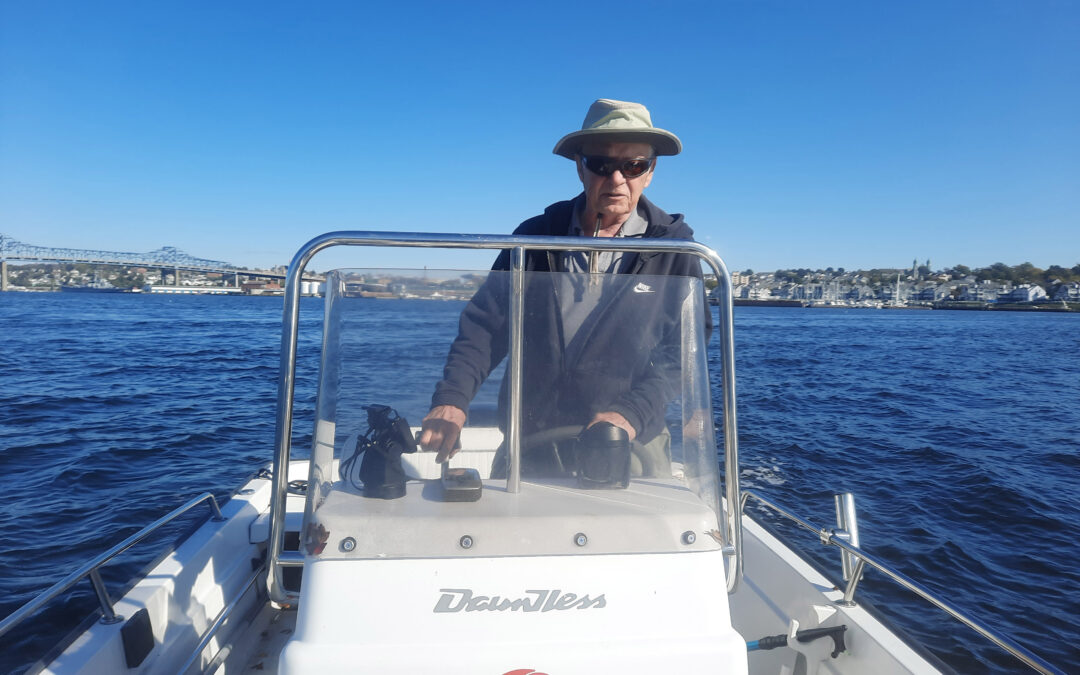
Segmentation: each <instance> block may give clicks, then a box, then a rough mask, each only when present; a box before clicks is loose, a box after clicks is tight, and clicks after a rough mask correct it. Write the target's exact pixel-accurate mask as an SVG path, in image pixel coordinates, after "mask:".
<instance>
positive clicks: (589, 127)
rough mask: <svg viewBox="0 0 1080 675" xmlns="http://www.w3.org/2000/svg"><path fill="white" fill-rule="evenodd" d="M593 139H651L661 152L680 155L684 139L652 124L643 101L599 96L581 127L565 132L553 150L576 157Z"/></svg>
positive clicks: (651, 142) (642, 140) (645, 140)
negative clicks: (578, 129) (681, 139)
mask: <svg viewBox="0 0 1080 675" xmlns="http://www.w3.org/2000/svg"><path fill="white" fill-rule="evenodd" d="M589 141H599V142H603V143H648V144H649V145H651V146H652V147H653V151H655V152H656V154H657V155H677V154H679V153H680V152H682V142H681V141H680V140H679V137H678V136H676V135H675V134H673V133H671V132H670V131H665V130H664V129H659V128H657V127H654V126H653V125H652V117H651V116H650V115H649V109H648V108H646V107H645V106H643V105H641V104H640V103H631V102H629V101H613V100H611V99H608V98H601V99H597V100H596V102H594V103H593V104H592V105H591V106H590V107H589V112H588V114H586V115H585V121H584V122H583V123H582V124H581V131H575V132H573V133H569V134H567V135H565V136H563V137H562V138H561V139H560V140H559V142H558V143H556V144H555V149H554V150H552V152H554V153H555V154H556V155H562V156H563V157H566V158H567V159H574V156H575V155H577V154H578V153H579V152H580V151H581V146H582V145H584V144H585V143H587V142H589Z"/></svg>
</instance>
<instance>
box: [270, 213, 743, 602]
mask: <svg viewBox="0 0 1080 675" xmlns="http://www.w3.org/2000/svg"><path fill="white" fill-rule="evenodd" d="M334 246H389V247H401V248H453V249H488V250H511V251H514V250H517V254H516V255H520V256H522V257H524V254H525V253H526V252H527V251H530V250H543V251H624V252H651V253H687V254H690V255H694V256H696V257H698V258H700V259H701V260H704V261H705V262H706V263H708V265H709V267H710V268H712V271H713V273H714V274H715V275H716V279H717V282H718V283H719V289H720V305H719V309H720V312H719V314H720V320H719V325H718V326H717V331H716V332H717V334H718V339H719V340H720V363H721V371H722V372H721V378H722V382H723V389H724V400H723V411H724V485H725V490H724V495H725V499H726V501H727V504H728V509H727V513H726V514H725V518H724V519H723V524H724V533H723V534H724V544H723V548H724V552H725V554H726V557H725V560H726V561H727V569H726V570H725V572H726V574H727V586H728V592H729V593H734V592H735V589H736V587H737V586H738V584H739V580H740V579H741V578H742V573H743V566H742V523H741V520H740V518H739V511H738V510H737V509H736V505H737V504H738V503H739V494H740V492H739V450H738V447H739V446H738V433H737V430H736V424H737V422H736V416H735V340H734V334H733V329H734V324H733V317H732V315H733V311H732V289H731V275H730V274H729V273H728V270H727V266H726V265H725V264H724V261H723V260H721V259H720V256H719V255H718V254H717V253H716V252H715V251H713V250H712V249H710V248H709V247H707V246H705V245H703V244H699V243H698V242H694V241H686V240H675V239H632V238H619V239H597V238H586V237H541V236H522V235H498V234H488V235H484V234H436V233H422V232H360V231H343V232H329V233H327V234H323V235H320V236H318V237H315V238H314V239H312V240H311V241H309V242H308V243H306V244H304V246H302V247H301V248H300V250H299V251H297V252H296V255H295V256H293V259H292V262H291V263H289V272H288V275H287V276H286V279H285V304H284V308H283V310H282V329H281V363H280V368H279V372H278V398H277V426H276V428H275V436H274V438H275V440H274V465H273V472H274V476H273V491H272V492H271V497H270V542H269V549H270V559H269V561H268V562H269V568H270V569H269V574H268V575H267V586H268V588H269V592H270V599H271V600H273V601H274V602H278V603H292V602H296V601H297V600H298V599H299V595H298V594H297V593H296V592H293V591H289V590H287V589H286V588H285V586H284V584H283V583H282V579H281V568H282V566H283V563H285V564H296V560H295V557H296V556H289V555H287V554H286V552H284V551H282V544H283V543H284V539H285V497H286V494H287V488H288V476H287V470H288V466H289V459H290V447H289V446H290V439H291V437H292V416H293V394H294V392H295V389H296V350H297V344H298V332H299V324H300V280H301V277H302V276H303V274H304V269H305V268H306V267H307V265H308V263H309V262H311V259H312V258H313V257H314V256H315V254H316V253H319V252H320V251H323V250H325V249H328V248H331V247H334ZM520 321H521V317H520V316H517V317H516V320H515V322H513V323H512V324H511V326H510V350H509V354H514V353H515V352H516V353H519V354H520V340H521V339H522V337H521V332H522V331H521V325H520ZM515 345H517V346H515ZM517 370H518V366H516V365H514V364H508V369H507V372H508V373H511V374H513V373H514V372H516V371H517ZM516 384H517V383H515V382H513V381H511V382H510V387H511V390H513V388H514V387H515V386H516ZM510 430H511V431H512V432H513V433H514V434H515V435H516V434H517V433H519V432H520V424H519V423H518V422H511V429H510ZM507 445H508V447H510V448H513V447H520V438H516V439H515V438H511V439H508V444H507ZM518 466H520V464H518ZM509 468H510V470H511V471H514V470H515V468H516V467H515V466H511V467H509ZM508 480H513V479H512V478H511V479H508Z"/></svg>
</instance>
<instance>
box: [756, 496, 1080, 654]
mask: <svg viewBox="0 0 1080 675" xmlns="http://www.w3.org/2000/svg"><path fill="white" fill-rule="evenodd" d="M751 498H753V499H754V500H755V501H757V502H759V503H760V504H762V505H763V506H766V507H768V508H769V509H771V510H772V511H774V512H775V513H777V514H779V515H781V516H783V517H784V518H786V519H788V520H790V521H791V522H793V523H795V524H796V525H798V526H799V527H802V528H803V529H806V530H809V531H811V532H813V533H815V534H816V535H818V538H819V539H820V540H821V543H822V544H823V545H825V546H836V547H838V548H840V549H841V550H843V551H846V552H847V553H850V554H851V555H853V556H855V558H856V559H857V560H858V562H857V563H856V566H855V570H854V572H853V573H852V575H851V580H850V581H848V585H847V588H846V589H845V591H844V599H843V600H841V601H840V602H839V603H837V604H839V605H841V606H844V607H852V606H854V605H855V602H854V597H855V588H856V587H857V586H858V583H859V577H860V576H861V573H862V571H863V568H864V566H865V565H869V566H871V567H873V568H874V569H876V570H878V571H879V572H882V573H884V574H885V575H886V576H887V577H889V578H890V579H892V580H893V581H895V582H896V583H898V584H900V585H901V586H903V587H904V588H906V589H908V590H909V591H911V592H912V593H914V594H916V595H918V596H919V597H921V598H922V599H924V600H926V601H927V602H929V603H930V604H932V605H934V606H936V607H937V608H939V609H941V610H943V611H944V612H945V613H946V614H948V615H949V616H951V617H953V618H954V619H956V620H957V621H959V622H960V623H962V624H964V625H965V626H967V627H968V628H970V629H972V630H974V631H975V632H976V633H978V634H979V635H982V636H983V637H984V638H986V639H987V640H989V641H990V642H993V643H994V644H995V645H997V646H998V647H1000V648H1002V649H1004V650H1005V651H1007V652H1008V653H1009V654H1011V655H1012V656H1014V657H1015V658H1017V659H1018V660H1020V661H1022V662H1023V663H1024V664H1025V665H1027V666H1029V667H1030V668H1031V669H1032V670H1035V671H1037V672H1040V673H1047V674H1048V675H1050V674H1058V673H1062V671H1061V670H1059V669H1058V668H1057V667H1056V666H1053V665H1051V664H1050V663H1048V662H1046V661H1045V660H1043V659H1042V658H1041V657H1039V656H1038V655H1036V654H1033V653H1032V652H1030V651H1028V650H1027V649H1025V648H1024V647H1022V646H1020V645H1018V644H1016V643H1015V642H1013V641H1012V640H1011V639H1009V638H1007V637H1005V636H1003V635H999V634H997V633H995V632H993V631H992V630H990V629H989V628H986V627H985V626H983V625H982V624H979V623H978V622H976V621H975V620H974V619H971V618H969V617H968V616H966V615H965V614H964V613H963V612H961V611H960V610H958V609H956V608H955V607H953V606H951V605H949V604H948V603H946V602H945V601H943V600H940V599H938V598H937V597H936V596H934V595H933V594H932V593H931V592H930V591H928V590H926V589H925V588H923V587H922V586H919V585H918V584H917V583H915V582H914V581H912V580H911V579H910V578H908V577H907V576H905V575H903V574H901V573H900V572H897V571H896V570H894V569H892V568H891V567H889V565H888V563H886V562H884V561H882V560H880V559H878V558H877V557H875V556H874V555H873V554H871V553H868V552H866V551H864V550H863V549H861V548H859V547H858V546H852V545H851V544H849V543H848V542H846V541H844V540H843V539H841V538H839V537H837V536H836V533H835V531H834V530H831V529H828V528H824V527H818V526H816V525H814V524H812V523H810V522H808V521H806V520H803V519H802V518H800V517H798V516H796V515H795V514H793V513H791V512H790V511H788V510H787V509H785V508H783V507H781V506H778V505H776V504H774V503H773V502H771V501H769V500H768V499H766V498H764V497H762V496H761V495H759V494H757V493H756V492H753V491H751V490H744V491H743V493H742V499H741V501H740V502H739V512H740V513H742V511H743V510H744V509H745V508H746V503H747V502H748V501H749V500H750V499H751Z"/></svg>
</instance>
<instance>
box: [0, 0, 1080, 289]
mask: <svg viewBox="0 0 1080 675" xmlns="http://www.w3.org/2000/svg"><path fill="white" fill-rule="evenodd" d="M597 98H614V99H620V100H630V101H638V102H641V103H644V104H645V105H646V106H648V108H649V109H650V111H651V112H652V117H653V123H654V124H655V125H656V126H658V127H661V128H664V129H668V130H670V131H672V132H674V133H675V134H677V135H678V136H679V137H680V138H681V139H682V142H683V146H684V152H683V153H682V154H681V155H679V156H677V157H672V158H662V159H661V160H660V161H659V163H658V166H657V169H656V175H655V177H654V179H653V181H652V184H651V186H650V187H649V188H648V189H647V191H646V193H645V194H646V196H648V197H649V198H650V199H651V200H652V201H653V202H654V203H656V204H657V205H658V206H660V207H661V208H663V209H664V210H666V211H668V212H671V213H682V214H684V215H685V217H686V220H687V222H688V223H689V224H690V225H691V227H693V228H694V230H695V233H696V234H695V236H696V238H697V239H698V240H699V241H701V242H703V243H705V244H707V245H708V246H711V247H712V248H714V249H716V250H717V251H718V252H719V253H720V255H721V256H722V257H723V258H724V260H725V261H726V263H727V264H728V266H729V268H730V269H733V270H745V269H753V270H755V271H772V270H776V269H781V268H801V267H807V268H812V269H818V268H826V267H834V268H836V267H844V268H847V269H857V268H862V269H870V268H882V267H908V266H910V265H911V261H912V260H913V259H918V261H919V263H920V264H922V263H924V262H925V261H926V260H927V259H929V260H930V261H931V265H932V267H933V268H935V269H941V268H945V267H949V266H952V265H957V264H964V265H967V266H969V267H982V266H988V265H990V264H992V263H995V262H1004V263H1006V264H1009V265H1016V264H1019V263H1022V262H1031V263H1033V264H1034V265H1036V266H1037V267H1042V268H1045V267H1047V266H1049V265H1052V264H1059V265H1063V266H1066V267H1071V266H1073V265H1075V264H1078V263H1080V0H1010V1H1006V0H978V1H976V0H970V1H967V0H965V1H961V0H932V1H923V0H911V1H906V0H905V1H904V2H899V1H898V2H865V1H864V0H850V1H839V0H814V1H809V0H803V1H798V0H790V1H785V2H781V1H770V0H711V1H708V2H705V1H701V2H698V1H692V0H690V1H686V2H655V1H651V2H636V1H635V2H619V3H610V2H608V3H584V2H580V1H578V2H573V3H561V2H543V3H539V2H532V3H507V2H500V3H486V2H470V3H466V2H430V3H423V2H407V1H401V2H385V3H379V2H275V1H268V0H264V1H260V2H242V1H236V2H216V1H215V2H209V1H206V2H199V1H184V2H179V1H175V0H174V1H169V0H162V1H155V2H108V1H102V2H93V3H86V2H69V1H61V0H43V1H41V2H22V1H19V0H0V233H4V234H6V235H8V236H10V237H12V238H14V239H16V240H18V241H21V242H23V243H26V244H34V245H40V246H50V247H68V248H89V249H100V250H111V251H135V252H143V251H151V250H154V249H157V248H160V247H162V246H176V247H178V248H180V249H182V250H184V251H186V252H187V253H189V254H191V255H194V256H198V257H202V258H210V259H214V260H223V261H227V262H230V263H232V264H235V265H242V266H248V267H267V266H271V265H279V264H285V263H287V262H288V261H289V260H290V259H291V258H292V256H293V254H294V253H295V252H296V251H297V250H298V249H299V248H300V247H301V245H303V244H304V243H305V242H306V241H308V240H309V239H311V238H312V237H314V236H316V235H318V234H321V233H323V232H328V231H335V230H397V231H409V232H475V233H509V232H510V231H512V230H513V228H514V227H515V226H516V225H517V224H518V223H519V222H521V221H522V220H524V219H526V218H528V217H530V216H533V215H535V214H537V213H540V212H541V211H542V210H543V208H544V207H545V206H546V205H548V204H550V203H552V202H555V201H559V200H561V199H568V198H571V197H573V196H574V195H576V194H577V193H578V192H579V191H580V189H581V184H580V182H579V181H578V178H577V175H576V172H575V169H574V167H573V164H572V163H571V162H570V161H568V160H566V159H563V158H561V157H558V156H556V155H554V154H552V152H551V150H552V148H553V147H554V145H555V142H556V141H557V140H558V139H559V138H561V137H562V136H563V135H565V134H567V133H569V132H571V131H574V130H577V129H579V128H580V126H581V122H582V120H583V118H584V116H585V112H586V110H587V109H588V107H589V105H590V104H591V102H592V101H593V100H594V99H597ZM491 257H492V256H491V254H490V253H473V254H463V253H459V252H445V251H436V250H415V249H414V250H400V251H397V250H395V251H390V250H387V249H367V250H355V249H354V250H336V251H331V252H327V253H322V254H319V256H318V257H317V258H316V260H315V261H314V262H313V263H312V267H313V268H315V269H320V270H324V269H327V268H329V267H334V266H343V265H349V266H360V267H373V266H405V267H421V266H428V267H458V268H460V267H471V268H485V267H487V266H488V264H489V262H490V258H491Z"/></svg>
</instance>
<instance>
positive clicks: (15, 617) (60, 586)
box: [0, 492, 225, 635]
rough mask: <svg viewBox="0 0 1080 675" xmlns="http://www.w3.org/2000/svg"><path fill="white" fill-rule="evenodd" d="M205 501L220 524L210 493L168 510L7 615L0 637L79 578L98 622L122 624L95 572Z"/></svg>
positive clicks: (216, 508) (0, 625)
mask: <svg viewBox="0 0 1080 675" xmlns="http://www.w3.org/2000/svg"><path fill="white" fill-rule="evenodd" d="M205 501H209V502H210V510H211V511H212V513H213V517H212V520H214V521H215V522H221V521H223V520H225V517H224V516H222V515H221V508H219V507H218V503H217V499H215V498H214V495H212V494H210V493H209V492H204V493H203V494H201V495H199V496H198V497H196V498H194V499H192V500H191V501H189V502H188V503H186V504H184V505H183V506H180V507H177V508H175V509H173V510H172V511H170V512H169V513H168V514H167V515H164V516H162V517H161V518H158V519H157V520H155V521H154V522H152V523H150V524H149V525H147V526H146V527H144V528H143V529H141V530H139V531H138V532H136V533H135V534H133V535H131V536H130V537H128V538H127V539H125V540H124V541H122V542H120V543H119V544H117V545H116V546H113V547H112V548H110V549H109V550H108V551H106V552H105V553H102V554H101V555H99V556H98V557H96V558H94V559H93V560H91V561H90V562H88V563H86V564H85V565H83V566H82V567H80V568H79V569H77V570H75V571H74V572H72V573H71V574H69V575H67V576H66V577H64V578H63V579H61V580H60V581H58V582H56V583H55V584H53V585H52V586H50V587H49V588H47V589H46V590H44V591H42V592H41V593H40V594H39V595H38V596H37V597H36V598H34V599H33V600H31V601H30V602H28V603H26V604H25V605H23V606H22V607H20V608H19V609H17V610H15V611H14V612H12V613H11V614H10V615H8V617H7V618H5V619H4V620H3V621H2V622H0V635H3V634H4V633H6V632H8V631H9V630H11V629H12V628H14V627H15V626H16V625H17V624H19V623H21V622H22V621H23V620H24V619H26V618H27V617H29V616H30V615H31V614H33V613H34V612H36V611H37V610H39V609H41V607H42V606H44V605H45V604H46V603H48V602H49V601H50V600H52V599H53V598H55V597H56V596H58V595H60V594H61V593H63V592H64V591H66V590H68V589H69V588H71V587H72V586H74V585H75V584H76V583H78V582H79V581H81V580H82V578H83V577H87V576H88V577H90V581H91V583H92V584H93V585H94V592H95V593H96V594H97V597H98V601H99V602H100V603H101V621H102V623H118V622H120V621H123V620H124V617H122V616H119V615H117V614H116V613H115V612H114V611H113V605H112V600H111V599H110V598H109V594H108V591H106V590H105V585H104V583H103V582H102V581H101V576H100V575H99V574H98V569H99V568H100V567H101V566H102V565H104V564H105V563H107V562H109V561H110V560H112V559H113V558H115V557H116V556H118V555H120V554H121V553H123V552H124V551H126V550H128V549H129V548H131V547H132V546H134V545H135V544H137V543H139V542H140V541H142V540H143V539H145V538H146V537H147V536H148V535H150V534H151V533H153V532H154V531H155V530H157V529H158V528H160V527H162V526H163V525H166V524H167V523H169V522H171V521H173V520H175V519H176V518H178V517H180V516H182V515H183V514H185V513H187V512H188V511H190V510H191V509H193V508H195V507H196V506H198V505H199V504H201V503H203V502H205Z"/></svg>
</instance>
